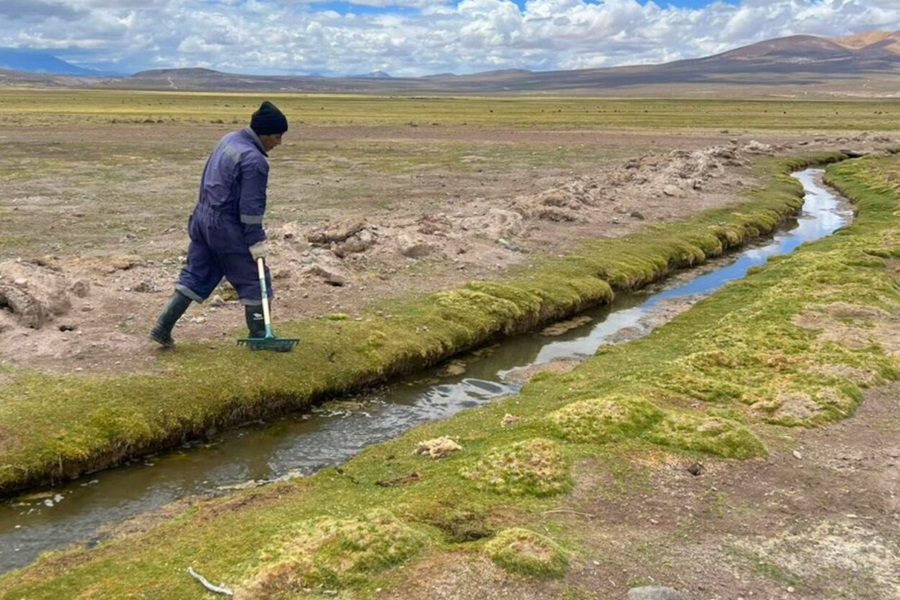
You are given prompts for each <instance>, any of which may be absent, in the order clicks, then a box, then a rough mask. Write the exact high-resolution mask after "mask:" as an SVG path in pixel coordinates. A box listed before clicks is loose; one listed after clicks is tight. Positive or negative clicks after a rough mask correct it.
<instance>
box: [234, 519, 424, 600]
mask: <svg viewBox="0 0 900 600" xmlns="http://www.w3.org/2000/svg"><path fill="white" fill-rule="evenodd" d="M424 545H425V536H424V535H423V534H421V533H419V532H418V531H416V530H415V529H413V528H411V527H409V526H408V525H406V524H404V523H403V522H402V521H400V520H398V519H397V518H396V517H395V516H394V515H393V514H391V513H390V512H388V511H386V510H374V511H370V512H367V513H364V514H363V515H361V516H360V517H357V518H351V519H335V518H331V517H321V518H318V519H315V520H313V521H309V522H304V523H301V524H299V525H297V526H295V527H294V528H292V529H291V530H290V531H289V532H287V533H285V534H283V535H281V536H279V537H278V538H277V539H276V540H275V541H274V542H273V544H272V545H271V546H270V547H269V548H267V549H266V550H264V551H263V552H261V553H260V556H259V559H258V564H257V565H255V566H254V567H253V569H252V571H253V575H252V576H250V577H249V578H248V579H247V580H246V581H245V582H244V583H243V585H242V586H241V588H240V590H239V592H238V596H239V597H240V598H244V599H246V600H256V599H260V600H262V599H263V598H265V599H269V598H293V597H295V595H296V594H299V593H302V592H303V591H304V590H310V589H316V588H326V589H340V588H343V587H346V586H347V585H352V584H353V583H355V582H357V581H359V580H362V579H364V578H365V577H366V576H367V575H369V574H372V573H377V572H380V571H383V570H384V569H387V568H389V567H392V566H394V565H397V564H399V563H401V562H403V561H405V560H407V559H409V558H411V557H413V556H415V555H416V554H417V553H418V552H419V550H420V549H421V548H422V547H423V546H424Z"/></svg>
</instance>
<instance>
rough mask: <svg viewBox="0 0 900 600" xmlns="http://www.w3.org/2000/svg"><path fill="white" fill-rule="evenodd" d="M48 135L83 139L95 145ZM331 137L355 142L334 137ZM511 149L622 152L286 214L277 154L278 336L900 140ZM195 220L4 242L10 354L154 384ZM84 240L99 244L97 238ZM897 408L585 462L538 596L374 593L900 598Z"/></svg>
mask: <svg viewBox="0 0 900 600" xmlns="http://www.w3.org/2000/svg"><path fill="white" fill-rule="evenodd" d="M0 133H2V132H0ZM302 133H303V132H301V134H300V135H301V136H302ZM308 133H309V132H308ZM35 135H38V134H35ZM56 135H60V136H65V135H69V136H71V138H72V139H76V138H78V136H80V135H83V132H82V131H81V130H73V131H71V132H69V133H66V132H57V133H56ZM153 135H159V136H164V135H167V133H166V132H156V133H154V134H153ZM323 135H324V134H323ZM327 135H330V136H335V138H336V139H337V138H340V137H341V136H347V137H349V136H353V135H356V133H355V132H353V131H351V130H350V129H347V130H341V129H340V128H335V129H332V130H328V132H327ZM377 135H378V136H381V137H382V138H383V139H390V138H391V137H392V136H404V137H409V136H421V137H422V140H423V143H427V142H428V141H429V140H428V138H429V136H435V135H439V134H437V133H435V132H429V131H421V130H419V131H410V130H408V129H403V130H400V129H399V128H397V129H391V128H385V129H384V130H383V131H379V132H377ZM442 135H444V136H445V137H444V139H443V141H447V140H446V136H447V135H460V136H463V137H465V138H466V139H465V140H464V141H466V142H478V141H479V138H480V137H481V136H487V135H491V136H495V135H496V132H488V133H479V132H477V131H474V130H469V131H468V132H466V133H462V134H460V133H449V134H442ZM504 135H505V136H508V138H509V139H508V140H507V141H508V142H509V143H511V144H515V143H535V142H536V141H540V142H541V143H545V144H547V145H548V147H554V146H582V147H583V146H584V145H586V144H587V145H590V144H604V145H605V146H606V147H607V148H609V149H610V153H611V155H616V156H619V157H620V158H619V159H617V160H612V161H610V162H608V163H604V164H597V165H596V167H595V168H583V165H582V168H579V169H578V170H570V169H566V168H560V167H559V166H558V165H557V166H553V167H547V168H546V169H534V168H532V167H529V168H527V169H524V170H522V171H519V172H515V171H512V170H510V171H506V172H505V173H504V174H503V175H502V176H500V175H497V174H493V173H491V165H490V161H489V160H486V159H485V158H484V157H481V156H479V155H478V154H475V153H473V154H471V155H467V156H466V157H465V160H467V161H471V162H475V163H482V162H483V163H484V167H483V170H480V171H477V172H476V173H475V174H474V175H473V174H471V173H467V174H454V173H452V172H445V173H435V172H430V173H429V174H427V175H423V176H422V177H410V178H409V180H408V181H407V182H406V183H405V184H403V185H400V184H398V183H397V180H396V179H394V180H391V181H389V182H385V181H380V180H379V179H378V178H371V179H370V178H368V176H367V173H366V172H365V171H364V170H361V171H354V172H352V173H351V174H350V175H346V176H344V177H343V178H342V180H335V181H333V182H332V185H333V186H342V185H347V186H348V187H354V186H361V185H365V186H367V187H368V188H369V189H370V191H372V192H373V193H374V195H375V196H376V197H377V196H379V195H380V196H383V197H384V199H385V202H386V203H389V205H390V207H389V209H384V210H380V209H379V210H374V209H373V210H368V207H366V208H358V207H351V208H347V207H346V206H344V207H327V208H318V209H315V210H313V209H309V210H305V212H303V211H300V212H294V211H279V210H278V209H277V207H278V206H279V203H280V202H282V203H283V202H284V199H286V198H290V197H294V196H303V197H305V198H310V197H312V196H313V194H312V193H311V192H310V190H311V189H315V188H316V186H318V185H319V184H320V183H322V182H319V181H313V180H311V179H310V178H308V177H307V178H304V177H303V176H301V175H300V174H302V171H299V170H298V171H296V172H295V170H293V166H292V165H293V164H294V161H295V160H299V161H302V156H301V157H300V158H299V159H292V158H290V156H291V155H290V152H289V151H285V149H276V151H275V152H274V153H273V159H272V175H271V180H270V198H271V200H270V209H274V210H272V212H273V217H272V218H270V219H269V220H268V222H267V229H268V232H269V236H270V239H271V240H272V246H273V252H272V256H271V257H270V261H269V264H270V267H271V268H272V271H273V275H274V282H275V287H276V292H277V300H276V304H275V307H274V310H275V315H276V330H277V321H279V320H291V319H300V318H310V317H317V316H321V315H325V314H328V313H332V312H342V313H347V314H349V315H351V317H352V316H355V315H356V314H357V312H358V311H359V310H360V309H361V308H362V307H363V306H364V305H366V303H368V302H370V301H372V300H374V299H378V298H385V297H393V296H397V295H399V294H403V293H409V292H429V291H435V290H438V289H445V288H450V287H454V286H457V285H459V284H461V283H464V282H465V281H468V280H472V279H478V278H493V277H497V276H499V274H501V273H502V272H503V271H504V270H505V269H507V268H508V267H511V266H514V265H517V264H522V263H525V262H527V261H529V260H532V259H534V258H535V257H537V256H541V255H553V254H560V253H564V252H566V251H568V250H571V249H572V248H573V247H574V246H575V245H576V244H577V243H578V241H579V240H581V239H585V238H598V237H615V236H621V235H625V234H627V233H629V232H632V231H635V230H636V229H637V228H639V227H641V226H644V225H647V224H651V223H664V222H670V221H672V220H676V219H681V218H685V217H688V216H690V215H692V214H694V213H696V212H698V211H701V210H704V209H707V208H710V207H719V206H726V205H728V204H730V203H732V202H734V201H735V200H736V199H738V196H739V194H740V193H741V192H742V191H743V190H746V189H747V188H748V187H750V186H752V185H753V184H754V179H753V174H752V170H751V160H752V159H753V158H754V157H757V156H776V155H795V154H801V153H805V152H812V151H818V150H837V149H850V150H854V151H858V152H877V151H880V150H884V149H886V148H888V147H891V146H893V145H895V141H894V140H892V139H890V138H887V137H884V136H881V135H875V134H866V133H858V134H853V135H849V136H847V137H824V136H823V137H806V136H801V135H794V136H786V135H772V136H754V137H752V138H750V137H741V136H738V137H734V138H732V137H729V136H727V135H725V136H721V137H711V136H706V135H698V136H691V135H689V134H685V135H678V136H653V137H652V139H651V138H650V137H648V136H646V134H645V135H644V136H643V137H641V136H637V135H634V134H631V133H621V134H616V133H610V132H604V133H603V134H602V135H587V136H586V135H585V134H584V133H581V132H554V133H547V132H528V131H519V132H509V133H505V134H504ZM0 137H2V136H0ZM538 138H540V140H538ZM319 141H321V140H319ZM288 150H289V149H288ZM279 152H281V153H282V154H281V156H282V157H283V158H282V159H279V158H278V157H279ZM199 154H203V153H199ZM203 160H205V154H203V155H201V156H198V157H196V160H195V161H194V162H193V163H191V165H188V166H185V167H184V168H182V169H181V170H180V171H179V172H178V173H177V174H175V175H172V177H173V178H178V179H179V181H178V182H174V183H173V182H172V181H163V182H162V183H160V184H159V185H160V186H161V187H166V186H169V187H171V188H172V189H173V190H174V191H177V192H179V193H182V194H188V195H192V194H195V193H196V191H195V190H193V189H192V188H193V186H194V183H193V182H195V181H196V179H197V177H199V168H201V167H202V161H203ZM279 160H281V162H279ZM198 161H199V165H198ZM195 167H196V168H195ZM74 175H75V174H73V176H74ZM295 175H296V176H295ZM126 178H127V177H126ZM486 182H487V185H485V183H486ZM59 185H60V186H64V185H66V182H65V181H60V182H59ZM35 197H36V192H35V190H34V189H32V188H31V187H29V184H28V181H27V180H15V181H11V182H10V181H7V182H4V187H3V203H2V204H0V206H4V207H6V208H7V209H9V210H30V209H32V208H34V205H35V204H36V203H38V200H35V199H34V198H35ZM388 201H389V202H388ZM185 206H186V209H185V210H184V212H183V214H179V215H178V216H177V217H171V218H170V217H169V216H166V217H164V218H162V220H161V221H159V220H160V216H159V215H157V214H155V213H154V212H153V211H152V210H151V209H147V214H146V218H147V228H150V229H152V231H153V232H154V234H153V235H138V236H136V237H135V238H134V239H126V238H128V235H129V234H122V236H120V237H121V238H122V239H121V240H120V242H121V243H118V244H110V245H105V246H104V245H103V244H102V243H101V244H98V245H96V246H85V245H82V246H80V247H72V248H65V247H64V248H61V249H53V251H46V252H45V251H40V252H38V251H35V252H29V253H27V254H14V253H11V252H10V251H9V249H4V248H2V247H0V251H2V254H0V306H2V307H3V310H0V361H2V363H5V364H8V365H14V366H16V367H25V368H33V369H39V370H46V371H50V372H59V373H86V374H87V373H107V372H128V373H132V372H146V371H153V370H155V369H156V368H157V359H158V357H159V356H160V355H161V352H162V351H161V350H159V349H158V348H156V347H155V345H154V344H153V343H152V342H150V341H149V340H148V339H147V338H146V332H147V331H148V330H149V329H150V327H151V326H152V325H153V322H154V321H155V318H156V316H157V314H158V311H159V310H160V308H161V307H162V306H163V304H164V303H165V301H166V299H167V298H168V296H169V295H170V293H171V290H172V285H173V283H174V281H175V279H176V277H177V274H178V271H179V269H180V267H181V262H180V260H181V257H182V256H183V255H184V253H185V250H186V244H187V236H186V233H185V231H184V223H185V221H186V218H187V214H188V212H189V210H190V206H189V205H185ZM81 210H82V209H81V208H79V207H74V208H71V209H67V210H66V211H64V213H63V214H61V215H59V219H58V220H50V221H48V222H47V223H45V225H46V229H45V230H41V231H33V232H28V235H33V236H39V237H52V235H53V231H54V230H58V229H55V228H67V227H73V226H77V225H78V219H79V214H80V212H81ZM155 220H156V221H155ZM157 221H159V222H157ZM84 235H85V236H86V237H87V238H88V239H90V237H91V232H89V231H88V232H85V233H84ZM79 248H80V249H79ZM85 248H88V249H89V250H85ZM242 327H243V311H242V310H241V308H240V306H239V304H238V303H237V302H236V301H235V300H234V299H233V298H231V297H230V296H229V295H228V292H227V289H226V288H223V289H222V290H221V293H219V294H217V297H213V298H211V299H210V301H208V302H206V303H204V304H203V305H194V306H192V307H191V308H190V309H189V311H188V313H187V315H186V316H185V317H184V318H183V319H182V321H181V323H180V324H179V326H178V327H177V328H176V330H175V332H174V335H175V338H176V340H178V341H191V342H198V341H202V342H207V343H209V344H210V346H213V347H215V346H218V345H224V344H233V343H234V341H233V340H234V337H236V336H238V335H242V332H243V330H242ZM175 351H176V352H177V349H176V350H175ZM2 377H3V375H2V374H0V378H2ZM0 383H2V379H0ZM898 397H900V387H898V386H897V385H893V386H891V387H886V388H881V389H877V390H869V391H867V393H866V400H865V402H864V403H863V404H862V406H861V408H860V409H859V411H858V413H857V414H856V415H855V416H854V417H852V418H850V419H848V420H846V421H844V422H841V423H838V424H836V425H833V426H830V427H827V428H823V429H818V430H793V429H783V430H769V431H768V434H767V435H768V438H767V439H766V443H767V445H768V446H769V448H770V450H771V455H770V457H769V458H767V459H765V460H751V461H743V462H737V461H718V460H712V459H711V460H706V461H704V462H703V463H702V464H699V463H695V462H694V461H687V460H685V459H677V458H672V457H670V456H668V455H664V454H662V453H660V454H646V455H640V456H630V457H627V458H623V459H617V461H609V462H606V461H604V460H602V459H597V460H596V461H590V462H585V463H583V464H581V465H579V467H578V473H577V476H576V478H575V479H576V481H577V482H578V483H577V487H576V490H575V491H574V492H573V493H572V494H571V495H569V496H568V497H567V498H566V500H565V501H564V503H562V504H560V506H559V507H557V508H556V509H555V510H554V511H553V514H552V517H553V518H554V519H563V520H564V521H566V522H567V523H568V525H570V526H571V527H572V528H573V529H576V530H579V531H581V532H583V534H582V535H583V537H582V539H581V540H580V541H581V542H582V544H583V546H584V547H585V548H587V549H588V550H587V552H586V553H585V554H584V555H580V556H577V557H573V560H572V563H573V568H572V570H571V572H570V573H569V574H568V575H567V576H566V578H565V579H563V580H561V581H553V582H535V581H532V580H525V579H520V578H517V577H513V576H510V575H508V574H505V573H504V572H502V571H500V570H498V569H497V568H496V567H495V566H493V565H492V564H491V563H490V561H488V560H486V559H484V560H474V561H473V560H472V559H471V556H469V555H465V556H463V555H449V556H447V555H442V556H440V557H438V558H435V559H432V560H429V559H425V560H422V561H419V562H417V563H416V564H415V565H411V566H410V567H408V569H407V572H406V578H405V582H404V585H403V591H402V593H392V592H389V591H388V590H385V592H384V593H383V594H382V595H381V597H385V598H396V599H397V600H399V599H401V598H402V599H403V600H420V599H421V600H426V599H427V600H436V599H448V600H449V599H459V600H479V599H484V600H488V599H491V600H493V599H515V600H529V599H543V598H548V599H549V598H562V599H566V600H581V599H587V598H599V599H607V598H609V599H613V598H625V597H626V594H627V592H628V590H629V588H633V587H636V586H645V585H660V586H667V587H671V588H673V589H675V590H678V592H679V593H680V594H681V595H682V597H684V598H689V599H695V600H696V599H708V600H714V599H722V600H725V599H727V600H737V599H744V600H750V599H757V598H762V599H804V600H820V599H823V600H828V599H839V598H852V599H860V600H890V599H897V598H900V570H898V568H897V565H898V564H900V444H898V440H900V404H898ZM549 516H550V515H548V517H549ZM660 597H665V596H660ZM672 597H673V598H674V597H675V596H672Z"/></svg>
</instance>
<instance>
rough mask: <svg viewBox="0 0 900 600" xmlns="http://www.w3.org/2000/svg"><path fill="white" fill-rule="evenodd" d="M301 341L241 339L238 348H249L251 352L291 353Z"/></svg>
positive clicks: (291, 339)
mask: <svg viewBox="0 0 900 600" xmlns="http://www.w3.org/2000/svg"><path fill="white" fill-rule="evenodd" d="M299 341H300V340H299V339H297V338H277V337H275V336H271V337H270V336H267V337H263V338H241V339H239V340H238V341H237V343H238V346H247V348H249V349H250V350H269V351H272V352H290V351H291V350H293V349H294V346H296V345H297V342H299Z"/></svg>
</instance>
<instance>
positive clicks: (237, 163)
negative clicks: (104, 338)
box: [150, 101, 288, 348]
mask: <svg viewBox="0 0 900 600" xmlns="http://www.w3.org/2000/svg"><path fill="white" fill-rule="evenodd" d="M287 129H288V123H287V118H286V117H285V116H284V114H283V113H282V112H281V111H280V110H278V108H277V107H276V106H275V105H274V104H272V103H271V102H269V101H266V102H263V103H262V104H261V105H260V107H259V109H257V111H256V112H254V113H253V115H252V116H251V118H250V126H249V127H245V128H244V129H242V130H240V131H234V132H232V133H229V134H227V135H226V136H225V137H223V138H222V139H221V140H220V141H219V143H218V144H217V145H216V147H215V148H214V149H213V151H212V154H211V155H210V157H209V160H208V161H207V162H206V167H204V169H203V176H202V178H201V182H200V196H199V198H198V200H197V205H196V206H195V207H194V212H193V213H192V214H191V216H190V219H189V220H188V235H189V237H190V245H189V246H188V254H187V265H185V267H184V268H183V269H182V271H181V275H180V276H179V278H178V283H177V284H176V285H175V292H174V293H173V294H172V297H171V298H170V299H169V302H168V303H167V304H166V306H165V308H164V309H163V311H162V313H161V314H160V315H159V319H158V320H157V322H156V325H155V326H154V327H153V329H151V330H150V339H151V340H153V341H154V342H156V343H158V344H160V345H161V346H162V347H163V348H172V347H174V346H175V340H173V339H172V328H173V327H175V323H176V322H177V321H178V319H180V318H181V316H182V315H183V314H184V312H185V311H186V310H187V308H188V306H190V304H191V302H192V301H194V302H203V301H204V300H206V299H207V298H208V297H209V295H210V294H212V292H213V290H214V289H216V286H218V285H219V282H220V281H221V280H222V277H225V279H227V280H228V282H229V283H231V285H232V286H234V288H235V289H236V290H237V293H238V297H239V298H240V300H241V304H243V305H244V311H245V316H246V320H247V328H248V329H249V330H250V336H249V337H251V338H262V337H265V335H266V328H265V323H264V320H263V314H262V310H261V306H262V295H261V294H262V290H261V289H260V284H259V275H258V272H257V268H256V259H258V258H260V257H263V256H266V254H267V253H268V242H267V241H266V232H265V229H264V228H263V215H264V214H265V212H266V185H267V183H268V179H269V162H268V160H267V157H268V153H269V152H270V151H271V150H272V149H273V148H275V147H276V146H278V145H279V144H281V136H282V135H283V134H284V133H285V132H286V131H287ZM265 276H266V289H267V291H268V296H269V298H271V296H272V285H271V275H270V273H269V269H268V268H266V272H265Z"/></svg>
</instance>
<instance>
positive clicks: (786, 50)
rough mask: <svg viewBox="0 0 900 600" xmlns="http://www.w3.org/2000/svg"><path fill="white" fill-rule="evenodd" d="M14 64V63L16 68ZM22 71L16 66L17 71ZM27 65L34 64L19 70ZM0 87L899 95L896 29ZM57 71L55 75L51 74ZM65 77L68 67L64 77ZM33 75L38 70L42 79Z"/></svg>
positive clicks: (46, 65)
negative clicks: (370, 67)
mask: <svg viewBox="0 0 900 600" xmlns="http://www.w3.org/2000/svg"><path fill="white" fill-rule="evenodd" d="M10 57H13V58H16V59H17V60H18V61H19V62H14V61H13V60H12V59H11V58H10ZM15 65H18V66H15ZM25 65H30V67H28V68H24V66H25ZM3 68H6V69H9V70H0V85H2V84H3V83H10V84H15V83H19V82H23V81H26V82H28V83H29V84H32V85H41V84H44V85H51V86H95V87H104V88H115V89H148V90H149V89H178V90H222V91H224V90H235V91H251V90H259V91H263V90H268V91H286V92H290V91H305V92H316V91H322V92H325V91H328V92H372V93H376V92H390V93H412V94H415V93H460V94H470V93H505V92H515V93H584V94H602V95H638V94H644V93H646V94H653V95H657V96H659V95H668V96H677V95H695V94H698V93H699V94H708V93H722V92H723V90H729V89H730V90H732V91H734V90H738V89H740V90H742V91H741V92H739V93H738V95H745V94H750V95H771V94H785V93H787V94H794V95H802V94H809V93H814V94H825V95H835V94H838V95H870V96H900V31H898V32H893V33H891V32H868V33H863V34H859V35H854V36H850V37H842V38H822V37H815V36H809V35H795V36H790V37H784V38H778V39H773V40H767V41H764V42H759V43H757V44H752V45H750V46H744V47H742V48H737V49H735V50H731V51H728V52H724V53H722V54H717V55H714V56H708V57H705V58H698V59H691V60H681V61H675V62H670V63H665V64H661V65H641V66H626V67H613V68H605V69H580V70H569V71H527V70H521V69H511V70H503V71H489V72H484V73H476V74H473V75H453V74H439V75H430V76H426V77H418V78H403V77H392V76H391V75H390V74H388V73H385V72H381V71H376V72H374V73H369V74H365V75H354V76H351V77H322V76H267V75H240V74H230V73H222V72H220V71H215V70H212V69H199V68H194V69H154V70H150V71H142V72H140V73H135V74H134V75H131V76H114V77H98V75H102V74H98V73H96V72H91V71H89V70H87V69H79V68H78V67H74V66H72V65H68V63H65V62H63V61H59V60H58V59H56V58H55V57H52V56H47V55H43V57H41V56H40V53H34V54H33V55H32V56H30V57H29V56H28V53H27V52H23V51H16V52H12V53H9V52H6V51H3V50H2V49H0V69H3ZM54 69H57V70H54ZM62 69H73V70H74V71H72V70H62ZM36 71H43V73H42V74H38V73H36Z"/></svg>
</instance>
